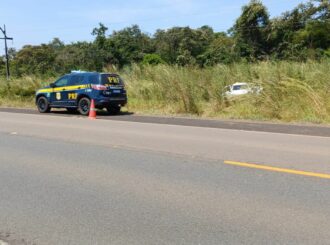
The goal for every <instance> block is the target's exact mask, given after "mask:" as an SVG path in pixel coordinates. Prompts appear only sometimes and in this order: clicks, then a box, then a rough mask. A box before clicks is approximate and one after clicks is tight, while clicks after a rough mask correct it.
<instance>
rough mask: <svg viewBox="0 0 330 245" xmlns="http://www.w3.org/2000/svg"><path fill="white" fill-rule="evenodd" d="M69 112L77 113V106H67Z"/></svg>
mask: <svg viewBox="0 0 330 245" xmlns="http://www.w3.org/2000/svg"><path fill="white" fill-rule="evenodd" d="M66 110H67V111H68V112H69V113H77V108H66Z"/></svg>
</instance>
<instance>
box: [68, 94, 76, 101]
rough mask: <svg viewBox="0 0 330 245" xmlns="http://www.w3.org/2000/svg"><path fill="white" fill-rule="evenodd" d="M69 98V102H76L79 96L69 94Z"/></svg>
mask: <svg viewBox="0 0 330 245" xmlns="http://www.w3.org/2000/svg"><path fill="white" fill-rule="evenodd" d="M68 98H69V100H76V99H77V94H76V93H69V94H68Z"/></svg>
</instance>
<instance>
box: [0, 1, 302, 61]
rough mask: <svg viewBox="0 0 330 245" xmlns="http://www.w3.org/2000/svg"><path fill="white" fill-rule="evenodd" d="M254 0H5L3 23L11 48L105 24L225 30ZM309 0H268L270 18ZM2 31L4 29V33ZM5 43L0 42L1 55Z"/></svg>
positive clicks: (68, 38) (67, 38)
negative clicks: (250, 0) (244, 6)
mask: <svg viewBox="0 0 330 245" xmlns="http://www.w3.org/2000/svg"><path fill="white" fill-rule="evenodd" d="M248 2H249V0H139V1H133V0H79V1H76V0H55V1H54V0H53V1H47V0H0V25H1V26H3V25H4V24H6V28H7V36H9V37H13V38H14V41H13V42H12V41H9V43H8V46H9V47H13V48H16V49H20V48H21V47H22V46H24V45H27V44H31V45H38V44H41V43H49V42H50V41H51V40H52V39H53V38H55V37H58V38H60V39H61V40H62V41H64V42H65V43H66V44H68V43H71V42H76V41H91V40H93V37H92V35H91V32H92V30H93V28H94V27H97V26H98V23H100V22H102V23H103V24H105V25H106V26H107V27H108V28H109V30H108V34H111V32H112V31H114V30H120V29H122V28H125V27H127V26H130V25H133V24H138V25H139V26H140V28H141V29H142V31H144V32H146V33H149V34H153V33H154V32H155V31H156V30H157V29H167V28H171V27H173V26H190V27H192V28H197V27H200V26H203V25H209V26H211V27H213V29H214V30H215V31H226V30H228V29H229V28H230V27H232V26H233V24H234V22H235V20H236V19H237V18H238V17H239V16H240V13H241V8H242V6H243V5H245V4H247V3H248ZM301 2H306V1H304V0H263V3H264V4H265V5H266V6H267V8H268V10H269V13H270V15H271V17H274V16H279V15H280V14H281V13H283V12H285V11H287V10H291V9H293V8H294V7H295V6H297V5H298V4H299V3H301ZM0 34H1V33H0ZM3 49H4V44H3V40H0V55H1V54H2V53H3Z"/></svg>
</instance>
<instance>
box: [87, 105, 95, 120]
mask: <svg viewBox="0 0 330 245" xmlns="http://www.w3.org/2000/svg"><path fill="white" fill-rule="evenodd" d="M88 118H89V119H96V109H95V103H94V100H92V102H91V107H90V109H89V115H88Z"/></svg>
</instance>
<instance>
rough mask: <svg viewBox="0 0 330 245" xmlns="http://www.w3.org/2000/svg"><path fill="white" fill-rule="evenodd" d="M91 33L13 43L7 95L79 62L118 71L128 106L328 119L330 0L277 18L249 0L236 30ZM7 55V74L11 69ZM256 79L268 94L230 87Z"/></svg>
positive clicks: (11, 97)
mask: <svg viewBox="0 0 330 245" xmlns="http://www.w3.org/2000/svg"><path fill="white" fill-rule="evenodd" d="M107 30H108V28H107V27H106V26H105V25H103V24H101V23H100V25H99V26H98V27H97V28H94V30H93V31H92V35H93V36H94V37H95V39H94V41H93V42H76V43H71V44H67V45H66V44H64V43H63V42H62V41H61V40H60V39H59V38H55V39H53V41H51V42H50V43H48V44H42V45H37V46H31V45H27V46H24V47H23V48H22V49H21V50H19V51H16V50H14V49H11V50H10V64H11V73H12V75H13V78H12V80H10V81H9V82H6V81H5V79H1V80H0V105H2V106H33V95H34V92H35V90H36V89H37V88H39V87H40V86H41V85H43V84H47V83H49V82H50V81H52V80H54V79H52V78H55V77H58V76H59V75H62V74H64V73H67V72H70V71H71V70H78V69H81V70H89V71H104V70H106V71H109V70H111V71H113V70H115V71H118V72H119V73H120V74H121V75H122V76H123V77H124V78H125V80H126V82H127V87H128V92H129V105H128V110H130V111H138V112H145V113H157V114H164V113H166V114H190V115H191V114H193V115H198V116H208V117H223V118H240V119H260V120H282V121H305V122H316V123H319V122H322V123H329V122H330V119H329V117H330V116H329V114H330V101H329V100H330V99H329V98H330V96H329V93H330V59H329V58H330V3H329V1H328V0H310V1H308V2H305V3H303V4H300V5H298V6H297V7H296V8H294V9H293V10H291V11H288V12H285V13H283V14H282V15H281V16H279V17H276V18H270V17H269V14H268V10H267V8H266V6H264V5H263V4H262V2H261V1H258V0H251V1H250V3H249V4H247V5H246V6H244V7H243V8H242V13H241V16H240V17H239V18H238V19H237V20H236V22H235V23H234V25H233V27H232V28H231V29H230V30H229V31H228V32H215V31H214V30H213V29H212V28H211V27H209V26H202V27H200V28H197V29H192V28H189V27H173V28H170V29H167V30H157V31H156V33H154V34H153V35H148V34H146V33H143V32H142V31H141V30H140V28H139V27H138V26H137V25H133V26H131V27H127V28H124V29H123V30H119V31H114V32H113V33H112V34H110V35H108V34H107ZM4 64H5V63H4V61H3V60H1V59H0V76H1V75H2V76H4V75H5V65H4ZM241 81H243V82H249V83H256V84H259V85H260V86H262V87H263V91H262V92H261V94H260V95H257V96H255V95H247V96H242V97H240V98H237V99H235V100H230V101H229V100H228V99H226V98H225V97H224V96H223V93H224V88H225V86H227V85H229V84H232V83H234V82H241Z"/></svg>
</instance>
